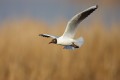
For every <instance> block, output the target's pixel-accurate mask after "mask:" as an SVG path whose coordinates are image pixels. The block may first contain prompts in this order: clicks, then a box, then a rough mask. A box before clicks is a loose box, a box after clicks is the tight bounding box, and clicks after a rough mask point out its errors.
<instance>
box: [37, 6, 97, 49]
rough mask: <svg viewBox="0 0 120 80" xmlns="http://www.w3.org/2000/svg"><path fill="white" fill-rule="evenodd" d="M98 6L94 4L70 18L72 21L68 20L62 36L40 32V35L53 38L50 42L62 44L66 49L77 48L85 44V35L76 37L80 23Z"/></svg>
mask: <svg viewBox="0 0 120 80" xmlns="http://www.w3.org/2000/svg"><path fill="white" fill-rule="evenodd" d="M97 8H98V6H97V5H95V6H92V7H90V8H88V9H86V10H84V11H82V12H80V13H78V14H76V15H75V16H74V17H73V18H72V19H70V21H69V22H68V24H67V27H66V29H65V32H64V33H63V35H62V36H60V37H57V36H53V35H49V34H39V36H43V37H50V38H53V39H52V41H51V42H50V43H55V44H58V45H62V46H64V49H71V50H74V49H76V48H79V47H81V46H82V45H83V43H84V39H83V37H80V38H78V39H74V36H75V33H76V30H77V28H78V24H79V23H80V22H82V21H83V20H84V19H85V18H86V17H87V16H88V15H90V14H91V13H92V12H93V11H95V10H96V9H97Z"/></svg>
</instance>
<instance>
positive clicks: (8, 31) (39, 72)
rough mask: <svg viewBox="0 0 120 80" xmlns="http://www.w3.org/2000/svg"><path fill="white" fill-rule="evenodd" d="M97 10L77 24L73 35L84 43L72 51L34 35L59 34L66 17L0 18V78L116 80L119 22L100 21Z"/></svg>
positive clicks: (118, 72)
mask: <svg viewBox="0 0 120 80" xmlns="http://www.w3.org/2000/svg"><path fill="white" fill-rule="evenodd" d="M13 1H14V0H13ZM26 1H27V0H26ZM76 1H78V0H76ZM106 1H107V0H106ZM78 2H79V1H78ZM78 2H77V4H78ZM101 2H102V1H101ZM118 2H119V1H118ZM83 3H86V2H83ZM115 4H117V2H116V3H115ZM70 5H71V2H70ZM86 5H87V4H86ZM101 5H102V4H101ZM106 5H107V4H106ZM109 6H113V4H112V3H111V4H110V5H109ZM98 9H99V8H98ZM98 12H99V13H100V12H101V11H100V10H98V11H97V10H96V11H95V12H94V13H93V14H92V15H91V16H89V18H87V19H88V20H87V19H86V20H85V22H86V21H89V20H91V21H90V22H89V23H87V24H86V23H85V22H84V21H83V23H82V24H81V25H79V26H80V28H79V29H78V32H77V35H76V38H77V37H79V36H83V37H84V39H85V44H84V45H83V46H82V47H81V48H80V49H77V50H74V51H69V50H64V49H63V47H62V46H59V45H49V44H48V43H49V41H50V40H51V39H46V38H42V37H39V36H38V34H39V33H48V34H55V35H61V34H62V33H63V32H64V29H65V26H66V23H67V21H68V20H67V19H66V18H62V19H60V20H57V21H53V22H55V23H54V24H53V23H52V22H51V23H52V24H49V23H48V22H47V21H44V20H43V19H41V18H40V19H39V20H37V19H35V18H31V17H30V18H29V17H28V16H24V17H22V18H20V17H18V18H14V19H11V18H9V19H8V18H4V20H1V23H0V80H120V23H117V22H115V21H113V22H112V23H111V22H110V23H111V24H109V23H108V22H109V20H108V22H104V21H103V19H100V18H99V17H98V16H97V17H96V16H95V15H96V14H99V13H98ZM111 12H112V11H111ZM2 13H3V12H2ZM94 16H95V17H94ZM71 17H72V16H71ZM93 17H94V18H93ZM109 17H110V16H109ZM96 18H97V20H96ZM114 20H116V18H114ZM48 21H49V20H48ZM107 24H109V27H108V25H107Z"/></svg>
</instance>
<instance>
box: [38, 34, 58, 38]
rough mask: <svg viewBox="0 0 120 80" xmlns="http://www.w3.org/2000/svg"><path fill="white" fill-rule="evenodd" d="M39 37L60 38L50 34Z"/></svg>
mask: <svg viewBox="0 0 120 80" xmlns="http://www.w3.org/2000/svg"><path fill="white" fill-rule="evenodd" d="M39 36H42V37H46V38H58V37H57V36H53V35H49V34H39Z"/></svg>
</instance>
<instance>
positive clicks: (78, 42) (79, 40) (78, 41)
mask: <svg viewBox="0 0 120 80" xmlns="http://www.w3.org/2000/svg"><path fill="white" fill-rule="evenodd" d="M75 44H76V45H78V46H79V47H81V46H82V45H83V44H84V39H83V37H80V38H78V39H77V40H76V42H75Z"/></svg>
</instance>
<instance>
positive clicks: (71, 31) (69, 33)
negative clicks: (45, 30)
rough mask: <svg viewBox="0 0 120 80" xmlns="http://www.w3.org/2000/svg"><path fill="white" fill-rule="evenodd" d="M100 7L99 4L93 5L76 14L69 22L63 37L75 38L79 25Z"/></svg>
mask: <svg viewBox="0 0 120 80" xmlns="http://www.w3.org/2000/svg"><path fill="white" fill-rule="evenodd" d="M97 8H98V6H97V5H95V6H92V7H90V8H88V9H86V10H84V11H82V12H80V13H78V14H76V15H75V16H74V17H73V18H72V19H71V20H70V21H69V22H68V24H67V27H66V29H65V32H64V33H63V37H70V38H73V37H74V35H75V32H76V28H77V25H78V24H79V23H80V22H81V21H82V20H84V19H85V18H86V17H87V16H88V15H90V14H91V13H92V12H93V11H95V10H96V9H97Z"/></svg>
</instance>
